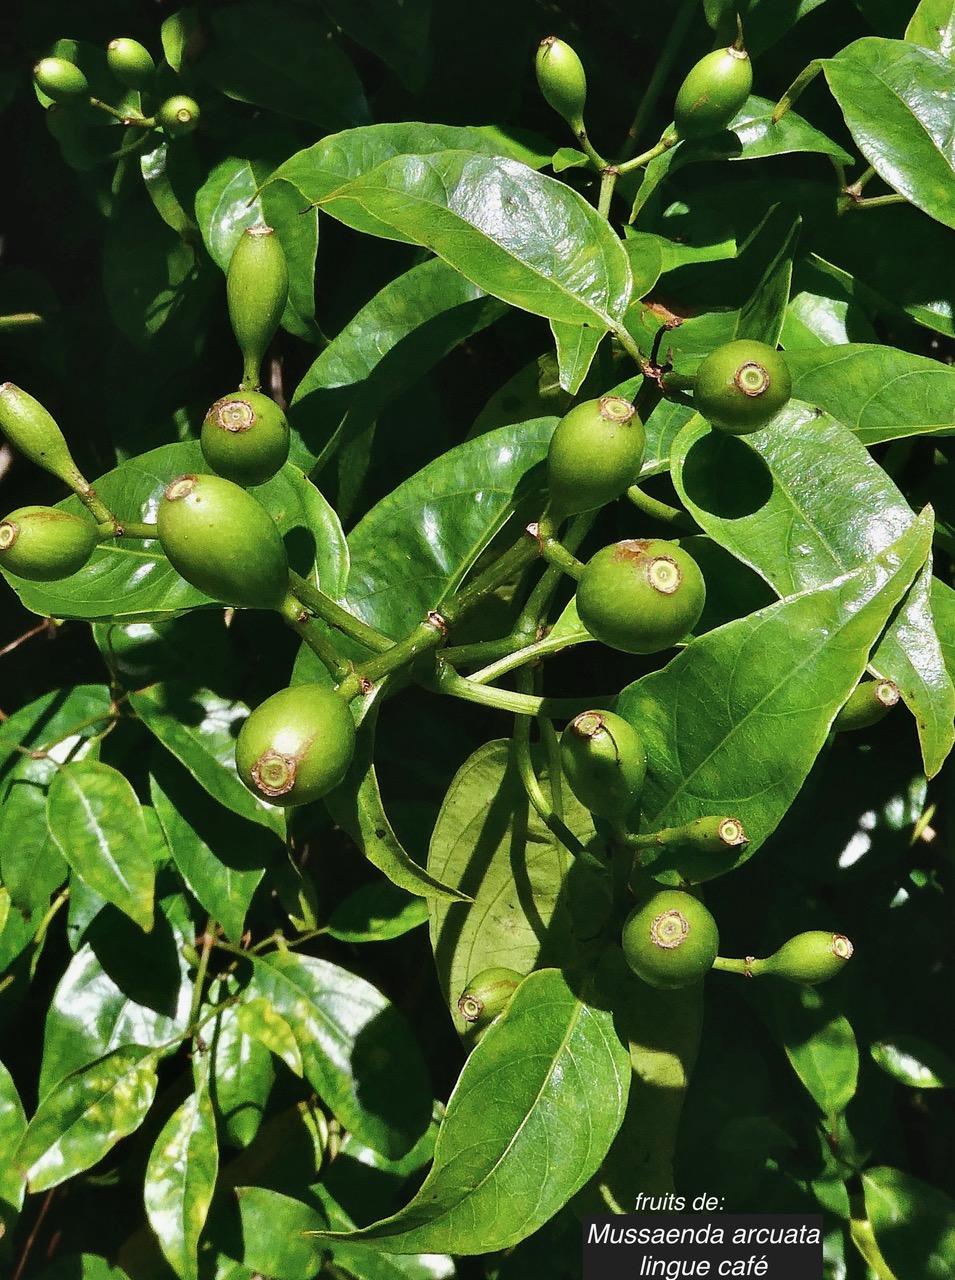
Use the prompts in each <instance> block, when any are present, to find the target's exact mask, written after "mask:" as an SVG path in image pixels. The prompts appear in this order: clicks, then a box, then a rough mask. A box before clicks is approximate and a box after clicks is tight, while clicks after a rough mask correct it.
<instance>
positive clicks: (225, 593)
mask: <svg viewBox="0 0 955 1280" xmlns="http://www.w3.org/2000/svg"><path fill="white" fill-rule="evenodd" d="M156 531H157V533H158V534H159V541H160V542H161V543H162V549H163V551H164V552H165V553H166V556H167V557H168V559H169V563H170V564H171V565H172V567H173V568H174V569H175V570H176V572H177V573H178V574H179V575H180V577H183V578H185V580H186V581H187V582H188V583H190V584H191V585H192V586H194V587H196V588H197V589H198V590H199V591H202V592H204V593H205V594H206V595H207V596H210V597H211V598H212V599H213V600H221V601H222V603H223V604H230V605H236V606H238V607H240V608H247V609H278V608H279V607H280V606H281V604H282V602H283V600H284V599H285V595H286V592H287V590H288V558H287V556H286V554H285V544H284V542H283V541H282V535H281V534H280V533H279V531H278V527H277V526H276V524H275V521H274V520H273V519H272V517H271V516H270V515H269V513H268V512H267V511H266V509H265V507H263V506H262V504H261V503H260V502H258V501H257V499H255V498H253V497H252V495H251V493H247V492H246V491H245V489H241V488H240V487H239V486H238V485H237V484H233V483H232V481H231V480H224V479H223V478H222V477H221V476H200V475H186V476H180V477H179V479H178V480H174V481H173V482H172V484H171V485H169V487H168V488H167V489H166V492H165V494H164V495H163V498H162V501H161V502H160V504H159V512H158V515H157V517H156Z"/></svg>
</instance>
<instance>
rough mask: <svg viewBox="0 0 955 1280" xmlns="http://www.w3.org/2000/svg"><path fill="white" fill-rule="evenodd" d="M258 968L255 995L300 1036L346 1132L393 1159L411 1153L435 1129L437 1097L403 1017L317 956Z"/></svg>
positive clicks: (313, 1079) (285, 958)
mask: <svg viewBox="0 0 955 1280" xmlns="http://www.w3.org/2000/svg"><path fill="white" fill-rule="evenodd" d="M252 963H253V976H252V980H251V981H250V983H249V986H248V987H247V988H246V990H247V993H248V995H249V996H251V997H252V998H253V999H254V998H256V997H263V998H264V999H265V1000H266V1001H268V1002H269V1003H270V1004H271V1005H272V1007H273V1008H274V1009H275V1011H276V1012H277V1013H278V1014H279V1015H280V1016H281V1017H282V1018H284V1019H285V1021H286V1022H287V1023H288V1024H289V1026H290V1027H291V1028H292V1032H293V1034H294V1036H295V1038H296V1040H297V1041H298V1047H299V1050H300V1052H301V1055H302V1063H303V1066H304V1069H305V1075H306V1078H307V1079H308V1080H309V1082H310V1083H311V1085H312V1086H313V1087H314V1088H315V1089H316V1090H317V1092H318V1094H319V1096H320V1097H321V1098H322V1100H323V1101H324V1102H325V1103H327V1104H328V1106H329V1107H330V1108H331V1110H332V1111H333V1112H334V1114H335V1115H336V1116H337V1117H338V1119H339V1121H340V1122H341V1124H342V1126H343V1127H344V1128H346V1129H350V1130H351V1131H352V1132H353V1133H354V1134H356V1136H357V1137H358V1138H359V1139H360V1140H361V1141H362V1142H364V1143H366V1144H367V1145H368V1146H370V1147H373V1148H374V1149H375V1150H376V1151H381V1152H383V1153H384V1154H385V1155H390V1156H393V1157H395V1156H400V1155H403V1154H404V1153H405V1152H406V1151H409V1150H410V1149H411V1147H413V1146H414V1144H415V1142H417V1140H418V1139H419V1138H420V1137H421V1134H422V1133H424V1131H425V1129H427V1127H428V1124H429V1123H430V1121H431V1090H430V1086H429V1084H428V1080H427V1072H426V1070H425V1066H424V1062H423V1060H422V1059H421V1057H420V1054H419V1051H418V1048H417V1045H416V1043H415V1041H414V1039H413V1038H412V1036H411V1034H410V1032H409V1030H408V1028H407V1026H406V1025H405V1022H404V1019H403V1018H402V1016H401V1014H400V1013H399V1012H398V1010H397V1009H396V1008H395V1007H394V1006H393V1005H391V1004H389V1002H388V1001H387V1000H386V999H385V997H384V996H383V995H381V993H380V992H379V991H377V990H376V989H375V988H374V987H373V986H371V984H370V983H368V982H365V980H364V979H363V978H359V977H356V976H355V975H354V974H351V973H348V972H347V971H346V970H344V969H340V968H338V966H337V965H333V964H329V963H328V962H327V961H325V960H318V959H316V958H315V957H314V956H304V955H298V954H295V953H293V952H281V951H277V952H274V953H272V954H271V955H269V956H260V957H256V958H254V959H253V962H252ZM396 1080H401V1088H400V1089H395V1087H394V1085H395V1081H396Z"/></svg>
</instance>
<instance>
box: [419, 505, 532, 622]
mask: <svg viewBox="0 0 955 1280" xmlns="http://www.w3.org/2000/svg"><path fill="white" fill-rule="evenodd" d="M544 524H545V522H544V520H543V519H542V520H541V521H540V524H539V529H540V530H542V531H543V530H544ZM546 532H547V534H548V535H549V534H550V533H552V532H553V530H552V529H551V528H549V527H548V528H547V530H546ZM539 556H540V546H539V545H538V540H537V536H536V535H535V534H531V533H530V532H529V530H527V529H525V530H524V532H523V534H522V535H521V537H520V538H519V540H518V541H517V542H515V543H514V545H513V546H512V547H510V549H509V550H507V551H505V552H504V554H503V555H502V556H500V557H499V558H498V559H497V560H495V561H494V563H493V564H491V565H488V567H487V568H486V569H485V570H484V572H483V573H481V574H479V575H478V577H476V578H475V579H474V581H473V582H470V583H469V584H468V585H467V586H466V587H465V588H464V589H463V590H462V591H460V592H459V593H458V595H457V598H456V599H455V600H454V601H453V602H451V601H447V600H443V601H442V602H441V604H440V605H439V606H438V608H439V610H440V611H441V614H442V616H443V617H444V618H445V619H446V620H447V621H448V622H450V621H452V620H453V621H457V620H458V619H460V618H462V617H463V616H464V615H465V614H466V613H468V612H469V611H470V610H471V609H473V608H474V607H475V606H476V605H478V604H480V602H481V601H482V600H483V599H484V598H485V597H486V596H489V595H491V594H492V592H494V591H496V590H497V589H498V587H502V586H503V585H504V584H505V583H506V582H510V581H512V579H514V578H516V577H517V576H518V574H520V573H523V571H524V570H525V569H527V568H528V567H529V566H530V565H532V564H533V563H534V561H535V560H536V559H538V557H539Z"/></svg>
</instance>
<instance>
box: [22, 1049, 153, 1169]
mask: <svg viewBox="0 0 955 1280" xmlns="http://www.w3.org/2000/svg"><path fill="white" fill-rule="evenodd" d="M156 1085H157V1080H156V1054H155V1053H154V1052H153V1051H152V1050H150V1049H145V1048H141V1047H137V1046H128V1047H126V1048H122V1049H117V1050H116V1051H115V1052H114V1053H110V1054H107V1055H106V1056H105V1057H103V1058H100V1059H98V1060H97V1061H96V1062H94V1063H92V1064H91V1065H90V1066H88V1067H84V1068H83V1069H82V1070H80V1071H77V1072H74V1073H73V1074H72V1075H69V1076H66V1077H65V1078H64V1079H63V1080H61V1081H60V1083H59V1084H58V1085H56V1087H55V1088H54V1089H52V1090H51V1091H50V1092H49V1093H48V1094H47V1095H46V1097H44V1098H43V1100H42V1101H41V1103H40V1105H39V1107H38V1108H37V1111H36V1114H35V1115H34V1116H33V1118H32V1119H31V1121H30V1123H29V1124H28V1125H27V1129H26V1132H25V1133H24V1135H23V1138H22V1140H21V1141H20V1144H19V1146H18V1147H17V1148H16V1150H15V1151H14V1153H13V1160H14V1162H15V1163H16V1164H17V1165H18V1166H19V1167H20V1168H23V1169H25V1170H26V1174H27V1185H28V1187H29V1189H30V1190H31V1191H34V1192H36V1191H46V1190H48V1189H49V1188H50V1187H56V1186H59V1185H60V1183H61V1182H66V1181H67V1179H69V1178H72V1177H73V1176H74V1175H75V1174H77V1173H82V1172H83V1171H84V1170H85V1169H90V1168H92V1167H93V1165H95V1164H97V1163H98V1162H99V1161H100V1160H101V1159H102V1158H103V1156H105V1155H106V1154H107V1153H108V1152H109V1151H111V1150H112V1148H113V1147H114V1146H115V1145H116V1143H117V1142H118V1141H119V1140H120V1138H125V1137H126V1135H127V1134H130V1133H133V1132H134V1131H135V1130H136V1129H138V1128H139V1126H140V1125H141V1124H142V1122H143V1120H144V1119H145V1118H146V1113H147V1112H148V1110H149V1108H150V1107H151V1106H152V1102H153V1098H154V1097H155V1094H156Z"/></svg>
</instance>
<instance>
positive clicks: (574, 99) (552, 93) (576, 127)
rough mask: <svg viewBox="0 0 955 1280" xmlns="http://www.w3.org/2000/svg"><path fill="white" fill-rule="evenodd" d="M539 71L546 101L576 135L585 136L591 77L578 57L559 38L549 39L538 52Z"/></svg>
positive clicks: (546, 39)
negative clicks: (589, 79) (585, 113)
mask: <svg viewBox="0 0 955 1280" xmlns="http://www.w3.org/2000/svg"><path fill="white" fill-rule="evenodd" d="M535 68H536V71H537V83H538V85H539V86H540V91H541V94H542V95H543V98H544V101H545V102H546V103H547V105H548V106H550V107H553V108H554V110H555V111H556V112H557V114H558V115H560V116H563V117H564V119H565V120H566V121H567V123H568V124H569V125H570V127H571V128H572V129H573V131H574V133H576V134H580V133H582V132H583V131H584V105H585V103H586V101H587V77H586V75H585V73H584V67H583V63H582V62H581V61H580V59H579V58H578V57H577V54H576V53H575V52H574V50H573V49H572V48H571V47H570V45H569V44H566V43H565V42H564V41H563V40H558V39H557V37H556V36H545V37H544V39H543V40H542V41H541V42H540V46H539V47H538V50H537V58H536V61H535Z"/></svg>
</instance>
